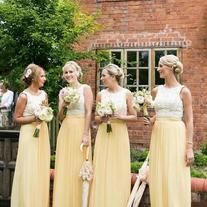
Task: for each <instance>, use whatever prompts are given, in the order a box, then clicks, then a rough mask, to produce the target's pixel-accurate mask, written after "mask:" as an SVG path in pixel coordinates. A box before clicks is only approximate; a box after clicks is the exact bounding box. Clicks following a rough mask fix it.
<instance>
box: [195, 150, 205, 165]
mask: <svg viewBox="0 0 207 207" xmlns="http://www.w3.org/2000/svg"><path fill="white" fill-rule="evenodd" d="M194 165H195V166H207V155H205V154H203V153H202V152H200V151H199V152H196V153H195V162H194Z"/></svg>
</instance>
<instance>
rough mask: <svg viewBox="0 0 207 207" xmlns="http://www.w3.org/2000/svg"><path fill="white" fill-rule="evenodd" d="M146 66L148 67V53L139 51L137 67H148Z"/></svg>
mask: <svg viewBox="0 0 207 207" xmlns="http://www.w3.org/2000/svg"><path fill="white" fill-rule="evenodd" d="M148 65H149V52H148V51H139V66H140V67H148Z"/></svg>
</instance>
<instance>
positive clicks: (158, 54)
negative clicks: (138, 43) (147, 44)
mask: <svg viewBox="0 0 207 207" xmlns="http://www.w3.org/2000/svg"><path fill="white" fill-rule="evenodd" d="M164 55H165V51H164V50H158V51H155V67H157V66H158V62H159V60H160V58H161V57H162V56H164Z"/></svg>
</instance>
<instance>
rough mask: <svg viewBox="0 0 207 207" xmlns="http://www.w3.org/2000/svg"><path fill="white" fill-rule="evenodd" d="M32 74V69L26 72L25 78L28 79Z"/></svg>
mask: <svg viewBox="0 0 207 207" xmlns="http://www.w3.org/2000/svg"><path fill="white" fill-rule="evenodd" d="M31 74H32V70H31V69H30V68H28V69H27V70H26V73H25V75H24V76H25V77H26V78H28V77H29V76H30V75H31Z"/></svg>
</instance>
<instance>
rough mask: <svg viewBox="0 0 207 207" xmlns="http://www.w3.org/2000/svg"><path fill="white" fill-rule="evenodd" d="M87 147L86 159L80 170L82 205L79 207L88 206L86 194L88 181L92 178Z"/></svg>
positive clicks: (87, 192)
mask: <svg viewBox="0 0 207 207" xmlns="http://www.w3.org/2000/svg"><path fill="white" fill-rule="evenodd" d="M80 148H81V151H83V145H81V147H80ZM88 158H89V147H87V148H86V159H85V161H84V162H83V164H82V166H81V169H80V177H81V178H82V181H83V184H82V203H81V207H87V206H88V194H89V185H90V181H91V180H92V178H93V168H92V164H91V162H90V161H89V159H88Z"/></svg>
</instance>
